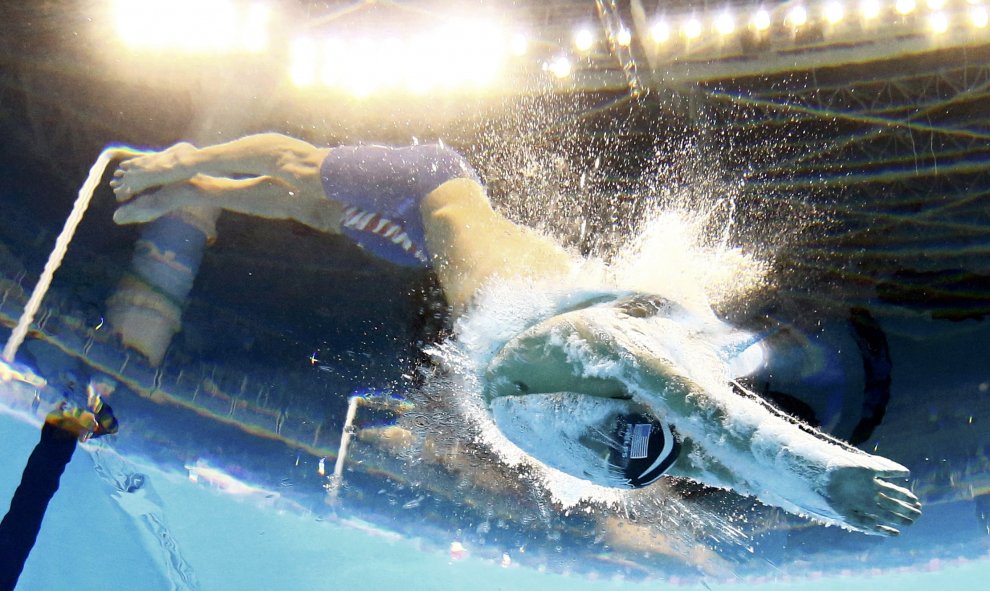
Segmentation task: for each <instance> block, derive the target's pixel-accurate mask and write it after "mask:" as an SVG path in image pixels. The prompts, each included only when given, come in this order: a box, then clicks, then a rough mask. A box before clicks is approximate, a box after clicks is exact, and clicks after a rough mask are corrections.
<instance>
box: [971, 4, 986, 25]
mask: <svg viewBox="0 0 990 591" xmlns="http://www.w3.org/2000/svg"><path fill="white" fill-rule="evenodd" d="M988 20H990V18H988V15H987V9H986V8H984V7H982V6H973V7H972V8H970V9H969V22H971V23H973V26H974V27H976V28H977V29H983V28H985V27H986V26H987V22H988Z"/></svg>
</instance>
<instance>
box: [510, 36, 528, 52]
mask: <svg viewBox="0 0 990 591" xmlns="http://www.w3.org/2000/svg"><path fill="white" fill-rule="evenodd" d="M509 50H510V51H511V52H512V55H514V56H516V57H522V56H524V55H526V52H527V51H529V38H527V37H526V35H525V34H523V33H516V34H515V35H513V36H512V39H511V40H510V41H509Z"/></svg>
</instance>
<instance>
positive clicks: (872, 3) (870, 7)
mask: <svg viewBox="0 0 990 591" xmlns="http://www.w3.org/2000/svg"><path fill="white" fill-rule="evenodd" d="M859 13H860V15H862V17H863V20H867V21H872V20H874V19H876V18H877V17H879V16H880V0H863V1H862V2H860V4H859Z"/></svg>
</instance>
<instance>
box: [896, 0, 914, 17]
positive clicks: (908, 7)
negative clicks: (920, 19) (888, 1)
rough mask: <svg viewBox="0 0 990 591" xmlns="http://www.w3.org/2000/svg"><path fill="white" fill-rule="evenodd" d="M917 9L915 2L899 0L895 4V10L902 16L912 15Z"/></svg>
mask: <svg viewBox="0 0 990 591" xmlns="http://www.w3.org/2000/svg"><path fill="white" fill-rule="evenodd" d="M917 7H918V4H917V2H915V0H897V3H896V4H894V10H896V11H897V14H900V15H908V14H911V13H912V12H914V9H915V8H917Z"/></svg>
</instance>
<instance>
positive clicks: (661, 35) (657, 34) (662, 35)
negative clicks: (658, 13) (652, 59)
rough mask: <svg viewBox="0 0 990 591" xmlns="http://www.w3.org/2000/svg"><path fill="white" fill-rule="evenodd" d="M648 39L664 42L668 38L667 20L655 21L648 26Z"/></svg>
mask: <svg viewBox="0 0 990 591" xmlns="http://www.w3.org/2000/svg"><path fill="white" fill-rule="evenodd" d="M650 39H652V40H653V42H654V43H656V44H658V45H659V44H661V43H666V42H667V41H669V40H670V25H668V24H667V21H657V22H655V23H653V26H652V27H650Z"/></svg>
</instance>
